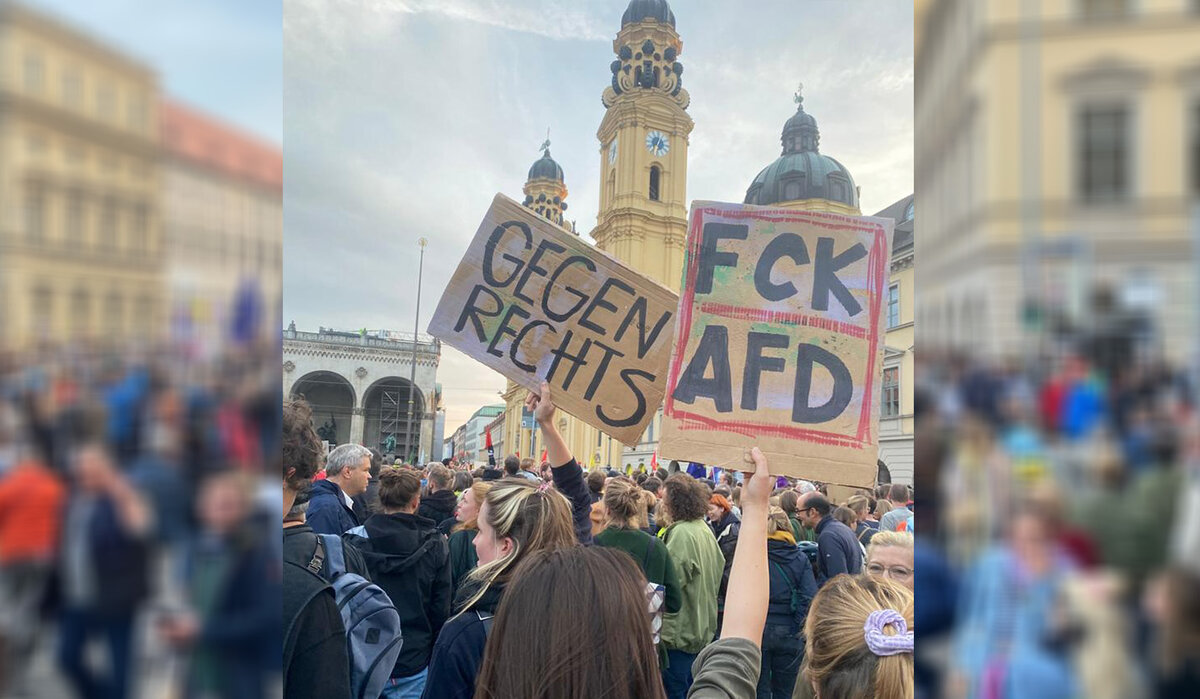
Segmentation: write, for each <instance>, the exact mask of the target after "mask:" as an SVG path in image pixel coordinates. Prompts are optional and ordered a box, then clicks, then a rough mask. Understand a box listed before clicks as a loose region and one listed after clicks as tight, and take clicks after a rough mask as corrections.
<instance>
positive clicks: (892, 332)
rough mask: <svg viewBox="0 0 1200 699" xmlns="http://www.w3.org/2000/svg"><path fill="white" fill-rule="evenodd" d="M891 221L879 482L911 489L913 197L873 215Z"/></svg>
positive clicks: (913, 273)
mask: <svg viewBox="0 0 1200 699" xmlns="http://www.w3.org/2000/svg"><path fill="white" fill-rule="evenodd" d="M875 216H878V217H880V218H890V219H892V220H893V221H895V222H896V227H895V229H894V230H893V233H892V262H891V266H890V268H889V269H890V272H889V276H888V290H887V298H886V303H885V308H886V310H885V314H886V319H885V321H884V327H886V328H887V334H886V335H885V339H884V347H883V380H882V383H881V394H880V401H879V406H880V413H879V465H880V476H879V479H880V480H881V481H883V480H891V481H894V482H896V483H904V484H906V485H911V484H913V482H914V472H913V446H914V444H913V437H914V434H915V432H914V429H913V427H914V425H913V417H914V415H913V398H914V393H915V389H916V373H915V364H916V362H915V357H916V355H915V354H914V352H915V351H916V341H917V338H916V322H915V310H916V302H915V299H914V298H913V297H914V295H915V294H914V293H913V292H914V289H915V288H916V276H917V275H916V248H915V246H914V244H913V240H914V237H915V234H916V198H915V196H914V195H912V194H910V195H908V196H907V197H904V198H903V199H901V200H900V201H897V202H896V203H894V204H892V205H891V206H889V207H887V208H886V209H884V210H883V211H880V212H878V213H876V214H875Z"/></svg>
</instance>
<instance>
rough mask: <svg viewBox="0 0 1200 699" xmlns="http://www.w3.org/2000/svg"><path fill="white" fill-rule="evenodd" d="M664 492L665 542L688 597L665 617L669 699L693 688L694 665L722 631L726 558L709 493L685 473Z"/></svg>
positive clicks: (665, 679)
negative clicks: (720, 594)
mask: <svg viewBox="0 0 1200 699" xmlns="http://www.w3.org/2000/svg"><path fill="white" fill-rule="evenodd" d="M663 493H664V500H663V507H664V508H665V511H666V514H667V517H668V518H669V519H670V522H671V525H670V526H669V527H667V529H666V532H665V533H664V534H663V541H664V542H665V543H666V544H667V553H669V554H670V557H671V561H672V562H673V563H674V564H675V569H676V572H677V573H678V576H679V583H680V589H681V596H682V598H683V602H682V604H681V605H680V608H679V611H678V612H677V613H675V614H666V615H664V617H663V627H662V644H663V647H664V648H666V650H667V662H666V664H665V666H664V668H663V685H664V686H665V687H666V690H667V697H668V698H669V699H676V697H678V698H679V699H682V698H683V697H686V696H687V693H688V688H689V687H691V685H692V661H694V660H695V659H696V655H697V654H698V653H699V652H700V651H701V650H703V649H704V647H705V646H706V645H708V643H709V642H710V641H712V639H713V636H714V635H715V634H716V632H717V591H718V590H719V589H720V586H721V572H722V571H723V570H724V568H725V557H724V556H723V555H722V554H721V548H720V547H719V546H717V540H716V537H714V536H713V533H712V530H711V529H709V527H708V525H707V524H705V523H704V515H705V513H706V512H707V511H708V489H707V488H705V487H704V486H703V485H702V484H701V483H699V482H698V481H697V480H696V479H694V478H692V477H691V476H689V475H687V474H686V473H676V474H674V475H672V476H671V477H670V478H668V479H667V481H666V483H664V484H663Z"/></svg>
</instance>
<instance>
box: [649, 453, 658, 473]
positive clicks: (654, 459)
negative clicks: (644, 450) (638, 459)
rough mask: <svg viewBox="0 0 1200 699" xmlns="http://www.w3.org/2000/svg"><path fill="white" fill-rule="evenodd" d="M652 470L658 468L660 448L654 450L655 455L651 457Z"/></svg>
mask: <svg viewBox="0 0 1200 699" xmlns="http://www.w3.org/2000/svg"><path fill="white" fill-rule="evenodd" d="M650 470H651V471H656V470H658V450H657V449H655V450H654V455H653V456H651V457H650Z"/></svg>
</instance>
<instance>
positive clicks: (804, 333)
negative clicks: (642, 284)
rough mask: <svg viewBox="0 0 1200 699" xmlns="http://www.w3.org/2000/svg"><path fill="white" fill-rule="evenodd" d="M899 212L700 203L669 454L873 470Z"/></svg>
mask: <svg viewBox="0 0 1200 699" xmlns="http://www.w3.org/2000/svg"><path fill="white" fill-rule="evenodd" d="M891 234H892V221H891V219H879V218H870V217H863V216H844V215H839V214H827V213H818V212H807V211H797V210H793V209H777V208H769V207H760V206H746V205H741V204H722V203H717V202H693V203H692V209H691V215H690V217H689V224H688V244H687V257H686V259H685V261H684V270H683V284H682V287H683V294H682V296H681V297H680V299H679V322H678V325H677V328H676V338H675V347H674V352H673V354H672V358H671V366H670V372H669V375H668V379H667V385H668V389H667V397H666V402H665V405H664V408H663V431H662V443H661V444H660V445H659V451H660V452H661V454H662V455H663V457H664V458H671V459H678V460H681V461H699V462H703V463H709V464H730V463H740V462H741V459H742V454H743V453H744V451H745V450H746V449H748V448H750V447H753V446H755V445H757V446H759V447H761V448H762V450H763V452H764V453H766V454H767V456H768V458H769V459H770V462H771V467H772V471H773V472H777V473H782V474H788V475H795V476H804V477H806V478H810V479H813V480H819V481H824V482H829V483H840V484H844V485H855V486H861V485H870V484H872V483H873V482H874V478H875V473H876V461H877V458H878V446H879V442H878V431H879V382H880V376H881V372H882V364H883V332H884V330H883V322H882V313H883V305H884V304H883V299H884V293H885V291H886V288H887V270H888V249H889V248H890V242H891Z"/></svg>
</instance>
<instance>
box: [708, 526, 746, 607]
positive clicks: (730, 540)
mask: <svg viewBox="0 0 1200 699" xmlns="http://www.w3.org/2000/svg"><path fill="white" fill-rule="evenodd" d="M712 530H713V534H714V535H715V536H716V537H717V545H718V546H720V547H721V554H722V555H724V556H725V570H723V571H721V588H720V589H719V590H718V591H717V600H718V602H719V603H720V605H721V607H722V608H724V606H725V591H726V590H727V589H729V573H730V571H731V570H733V550H734V549H736V548H737V540H738V534H740V533H741V531H742V520H741V518H740V517H738V516H737V515H735V514H733V512H732V511H730V512H726V513H725V516H724V517H722V518H721V521H719V522H717V523H716V524H713V525H712Z"/></svg>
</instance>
